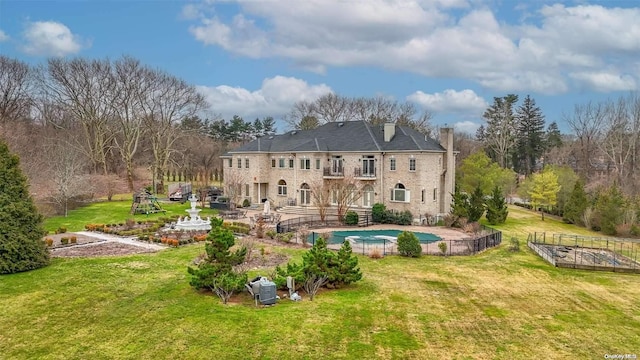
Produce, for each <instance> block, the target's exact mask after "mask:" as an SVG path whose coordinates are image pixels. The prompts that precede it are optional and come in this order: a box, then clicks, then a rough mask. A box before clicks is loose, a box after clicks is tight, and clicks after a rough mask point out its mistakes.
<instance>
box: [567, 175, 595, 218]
mask: <svg viewBox="0 0 640 360" xmlns="http://www.w3.org/2000/svg"><path fill="white" fill-rule="evenodd" d="M587 206H589V201H588V200H587V193H586V192H585V191H584V183H583V182H582V180H580V179H578V181H576V183H575V185H574V186H573V191H572V192H571V195H570V196H569V200H568V201H567V203H566V204H565V206H564V212H563V214H562V220H563V221H564V222H567V223H569V224H580V225H584V221H583V220H582V215H583V214H584V211H585V210H586V209H587Z"/></svg>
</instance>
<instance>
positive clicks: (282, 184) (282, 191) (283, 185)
mask: <svg viewBox="0 0 640 360" xmlns="http://www.w3.org/2000/svg"><path fill="white" fill-rule="evenodd" d="M283 162H284V159H283ZM278 195H280V196H287V182H286V181H284V180H280V181H278Z"/></svg>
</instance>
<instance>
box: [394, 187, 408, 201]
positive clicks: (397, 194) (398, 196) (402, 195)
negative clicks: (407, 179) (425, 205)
mask: <svg viewBox="0 0 640 360" xmlns="http://www.w3.org/2000/svg"><path fill="white" fill-rule="evenodd" d="M391 201H398V202H409V190H407V189H406V188H405V187H404V185H403V184H401V183H397V184H396V186H395V187H394V188H393V189H391Z"/></svg>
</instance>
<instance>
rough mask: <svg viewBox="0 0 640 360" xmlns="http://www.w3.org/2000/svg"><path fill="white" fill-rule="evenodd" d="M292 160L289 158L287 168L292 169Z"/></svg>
mask: <svg viewBox="0 0 640 360" xmlns="http://www.w3.org/2000/svg"><path fill="white" fill-rule="evenodd" d="M294 164H295V163H294V161H293V159H289V169H293V165H294Z"/></svg>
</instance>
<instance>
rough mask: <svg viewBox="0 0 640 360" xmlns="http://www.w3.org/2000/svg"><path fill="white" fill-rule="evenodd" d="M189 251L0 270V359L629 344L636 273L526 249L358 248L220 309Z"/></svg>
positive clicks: (522, 355) (524, 352)
mask: <svg viewBox="0 0 640 360" xmlns="http://www.w3.org/2000/svg"><path fill="white" fill-rule="evenodd" d="M510 212H511V214H514V215H516V216H514V218H513V219H511V220H509V221H508V222H507V224H505V225H504V226H503V228H505V229H508V230H507V231H511V232H513V233H519V232H520V228H519V227H518V226H517V225H515V224H514V223H520V224H522V225H523V226H530V227H531V228H536V229H538V231H551V230H553V231H556V230H555V229H561V231H562V232H570V231H571V230H574V231H573V232H577V231H581V230H579V229H574V228H572V227H569V228H567V227H565V226H566V225H564V224H561V223H556V222H552V221H549V220H546V221H545V223H544V224H543V223H542V222H540V221H538V218H539V214H532V213H529V212H527V211H522V212H521V211H519V210H518V209H510ZM511 214H510V215H511ZM505 243H507V242H506V241H505ZM202 251H203V245H202V244H198V245H191V246H186V247H181V248H178V249H169V250H165V251H163V252H160V253H156V254H147V255H135V256H124V257H112V258H98V259H55V260H54V261H53V263H52V265H51V266H48V267H46V268H43V269H40V270H36V271H31V272H27V273H21V274H14V275H8V276H2V277H0V304H2V311H0V354H2V356H0V357H2V358H7V359H34V358H37V359H86V358H93V359H132V358H133V359H204V358H220V359H328V358H331V359H334V358H339V359H374V358H380V359H442V358H453V359H532V358H536V359H538V358H539V359H566V358H581V359H583V358H584V359H589V358H591V359H600V358H603V357H604V354H620V353H622V354H625V353H635V354H637V353H638V351H640V350H639V349H640V286H638V280H639V279H640V278H639V277H638V276H637V275H628V274H618V273H607V272H589V271H578V270H569V269H558V268H554V267H551V266H550V265H549V264H547V263H546V262H545V261H544V260H542V259H540V258H539V257H537V256H536V255H534V254H533V253H532V252H530V251H529V250H528V249H526V247H523V250H522V251H521V252H519V253H511V252H509V251H507V245H506V244H503V245H502V246H500V247H498V248H496V249H492V250H489V251H486V252H484V253H481V254H479V255H476V256H470V257H446V258H445V257H429V256H426V257H422V258H419V259H414V258H401V257H396V256H390V257H386V258H384V259H381V260H371V259H369V258H366V257H360V264H361V268H362V271H363V274H364V279H363V280H362V281H361V282H360V283H358V284H356V285H354V286H351V287H348V288H345V289H341V290H338V291H322V292H321V293H319V294H318V296H317V297H316V299H315V301H313V302H310V301H308V299H306V298H305V299H304V301H302V302H299V303H294V302H290V301H288V300H282V301H280V302H279V303H278V304H277V305H276V306H274V307H269V308H255V307H254V306H253V303H252V301H251V300H250V299H249V297H248V296H243V297H242V298H241V299H242V300H241V302H240V303H235V304H231V305H227V306H224V305H222V304H221V303H220V301H219V299H218V298H217V297H215V296H211V295H210V294H200V293H198V292H196V291H194V290H193V289H192V288H191V287H190V286H189V284H188V281H189V276H188V274H187V272H186V267H187V266H188V265H189V264H190V262H191V261H192V259H193V258H194V257H195V256H196V255H197V254H199V253H201V252H202ZM275 251H282V252H285V253H287V254H289V255H292V256H294V257H296V258H299V256H300V254H301V252H300V251H298V250H292V249H275ZM254 274H255V273H252V275H254ZM263 275H266V274H265V273H263Z"/></svg>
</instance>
